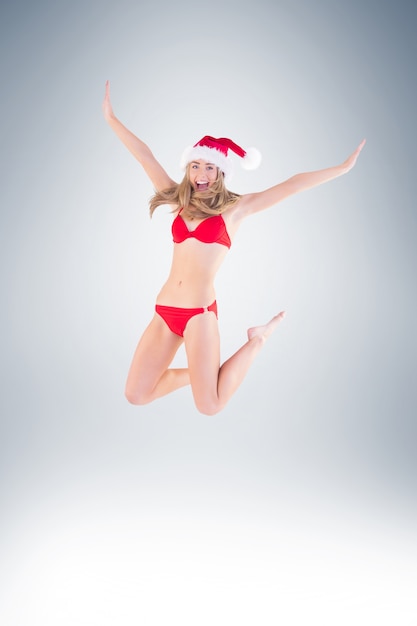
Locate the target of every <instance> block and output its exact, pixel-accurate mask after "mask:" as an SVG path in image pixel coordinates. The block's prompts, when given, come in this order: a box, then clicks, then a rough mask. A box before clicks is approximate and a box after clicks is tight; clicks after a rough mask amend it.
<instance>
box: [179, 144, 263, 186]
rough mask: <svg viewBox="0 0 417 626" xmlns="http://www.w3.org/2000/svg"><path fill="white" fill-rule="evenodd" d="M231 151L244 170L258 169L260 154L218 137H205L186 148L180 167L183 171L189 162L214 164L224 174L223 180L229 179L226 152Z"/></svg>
mask: <svg viewBox="0 0 417 626" xmlns="http://www.w3.org/2000/svg"><path fill="white" fill-rule="evenodd" d="M229 150H232V151H233V152H234V153H235V154H237V156H239V157H240V158H241V159H242V161H241V164H242V167H243V168H244V169H246V170H254V169H256V168H257V167H259V164H260V162H261V159H262V157H261V153H260V152H259V150H257V149H256V148H248V149H247V150H244V149H243V148H241V147H240V146H238V145H237V144H235V143H234V142H233V141H232V140H231V139H227V138H226V137H220V138H219V139H215V138H214V137H209V136H208V135H206V136H205V137H203V138H202V139H200V141H198V142H197V143H196V144H194V146H192V147H191V146H190V147H189V148H186V149H185V150H184V152H183V154H182V157H181V167H182V168H183V169H185V167H186V166H187V165H188V163H191V161H198V159H203V160H204V161H208V162H209V163H214V165H217V167H218V168H220V170H221V171H222V172H223V173H224V176H225V178H227V177H230V175H231V173H232V169H233V167H232V160H231V158H230V156H229V155H228V151H229Z"/></svg>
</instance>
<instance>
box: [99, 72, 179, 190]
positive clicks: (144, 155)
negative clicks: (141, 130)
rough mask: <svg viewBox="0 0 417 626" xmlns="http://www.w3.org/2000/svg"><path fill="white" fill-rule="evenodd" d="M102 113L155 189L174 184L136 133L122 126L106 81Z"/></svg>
mask: <svg viewBox="0 0 417 626" xmlns="http://www.w3.org/2000/svg"><path fill="white" fill-rule="evenodd" d="M103 114H104V119H105V120H106V122H107V123H108V124H109V126H110V127H111V128H112V129H113V130H114V132H115V133H116V135H117V136H118V137H119V139H120V140H121V141H122V142H123V143H124V145H125V146H126V148H127V149H128V150H129V151H130V152H131V153H132V154H133V156H134V157H135V158H136V159H137V160H138V161H139V163H140V164H141V165H142V167H143V169H144V170H145V172H146V174H147V175H148V176H149V178H150V179H151V182H152V184H153V186H154V187H155V189H156V191H161V190H162V189H167V188H169V187H172V186H173V185H175V184H176V183H175V181H173V180H172V178H170V177H169V176H168V174H167V173H166V171H165V170H164V168H163V167H162V166H161V164H160V163H159V162H158V161H157V160H156V159H155V157H154V155H153V154H152V152H151V150H150V148H148V146H147V145H146V144H145V143H144V142H143V141H141V140H140V139H139V138H138V137H136V135H134V134H133V133H132V132H131V131H130V130H129V129H127V128H126V126H124V125H123V124H122V123H121V122H120V120H118V119H117V117H116V116H115V114H114V112H113V108H112V105H111V102H110V83H109V81H107V82H106V93H105V96H104V101H103Z"/></svg>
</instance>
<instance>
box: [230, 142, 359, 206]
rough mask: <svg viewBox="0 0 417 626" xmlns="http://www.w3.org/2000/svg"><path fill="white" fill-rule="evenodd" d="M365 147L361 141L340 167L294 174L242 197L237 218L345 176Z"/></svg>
mask: <svg viewBox="0 0 417 626" xmlns="http://www.w3.org/2000/svg"><path fill="white" fill-rule="evenodd" d="M364 145H365V139H364V140H363V141H361V143H360V144H359V146H358V147H357V148H356V150H355V151H354V152H352V154H351V155H350V156H349V157H348V158H347V159H346V161H344V162H343V163H341V164H340V165H335V166H334V167H328V168H326V169H323V170H317V171H315V172H304V173H302V174H296V175H295V176H292V177H291V178H288V180H285V181H284V182H282V183H279V184H278V185H275V186H274V187H270V188H269V189H266V190H265V191H260V192H258V193H252V194H247V195H244V196H243V197H242V199H241V201H240V202H239V211H238V212H239V218H243V217H246V216H247V215H251V214H252V213H256V212H258V211H262V210H263V209H267V208H269V207H271V206H273V205H274V204H277V203H278V202H281V201H282V200H285V198H288V197H289V196H292V195H293V194H295V193H299V192H300V191H304V190H306V189H311V188H312V187H317V186H318V185H322V184H323V183H327V182H328V181H330V180H333V179H334V178H337V177H338V176H342V175H343V174H347V172H349V171H350V170H351V169H352V167H353V166H354V165H355V163H356V161H357V158H358V156H359V153H360V151H361V150H362V148H363V146H364Z"/></svg>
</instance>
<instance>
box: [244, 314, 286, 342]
mask: <svg viewBox="0 0 417 626" xmlns="http://www.w3.org/2000/svg"><path fill="white" fill-rule="evenodd" d="M284 316H285V311H281V313H278V315H275V317H273V318H272V320H270V321H269V322H268V323H267V324H264V325H263V326H254V327H253V328H249V329H248V339H249V341H250V340H251V339H254V338H255V337H259V339H263V341H266V339H267V338H268V337H269V335H271V333H272V332H273V331H274V330H275V328H276V327H277V326H278V324H279V323H280V321H281V320H283V319H284Z"/></svg>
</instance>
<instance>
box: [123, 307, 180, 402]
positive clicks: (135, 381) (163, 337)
mask: <svg viewBox="0 0 417 626" xmlns="http://www.w3.org/2000/svg"><path fill="white" fill-rule="evenodd" d="M183 341H184V339H183V338H182V337H180V336H179V335H176V334H175V333H173V332H172V331H171V330H170V329H169V328H168V326H167V325H166V323H165V322H164V321H163V319H162V318H161V317H160V316H159V315H157V314H155V315H154V317H153V319H152V321H151V323H150V324H149V326H148V327H147V328H146V330H145V332H144V333H143V335H142V337H141V339H140V341H139V343H138V346H137V348H136V351H135V354H134V356H133V360H132V364H131V366H130V370H129V374H128V377H127V381H126V390H125V395H126V398H127V399H128V401H129V402H131V403H132V404H147V403H148V402H152V401H153V400H156V398H159V397H161V396H164V395H166V394H167V393H171V392H172V391H175V390H176V389H179V388H180V387H184V386H185V385H188V384H189V383H190V378H189V375H188V369H183V368H178V369H168V368H169V365H170V364H171V362H172V360H173V358H174V356H175V354H176V352H177V350H178V348H179V347H180V346H181V344H182V343H183Z"/></svg>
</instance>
